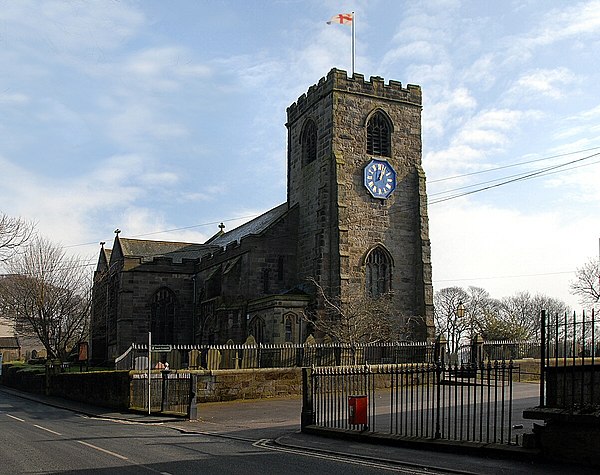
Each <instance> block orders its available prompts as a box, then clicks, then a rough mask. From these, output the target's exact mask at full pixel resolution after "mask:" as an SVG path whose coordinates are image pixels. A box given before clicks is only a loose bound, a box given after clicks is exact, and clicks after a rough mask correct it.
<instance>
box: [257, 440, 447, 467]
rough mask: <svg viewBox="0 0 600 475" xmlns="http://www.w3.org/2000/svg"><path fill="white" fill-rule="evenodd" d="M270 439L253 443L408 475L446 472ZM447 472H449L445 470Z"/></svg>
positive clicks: (277, 450) (261, 446)
mask: <svg viewBox="0 0 600 475" xmlns="http://www.w3.org/2000/svg"><path fill="white" fill-rule="evenodd" d="M270 442H271V441H270V439H259V440H257V441H256V442H255V443H254V444H252V445H253V446H254V447H260V448H262V449H267V450H273V451H276V452H286V453H290V454H295V455H304V456H306V457H313V458H319V459H324V460H333V461H336V462H343V463H347V464H350V465H362V466H365V467H370V468H377V469H381V470H386V471H389V472H399V473H403V474H407V475H426V474H427V475H432V474H436V473H444V472H439V471H436V470H435V469H431V468H427V467H422V468H417V467H407V466H402V465H398V466H395V465H392V464H388V463H385V462H376V461H370V460H365V459H352V458H348V456H347V455H345V454H339V455H336V454H331V453H317V452H308V451H305V450H302V449H295V448H291V447H280V446H273V445H270ZM445 473H447V472H445Z"/></svg>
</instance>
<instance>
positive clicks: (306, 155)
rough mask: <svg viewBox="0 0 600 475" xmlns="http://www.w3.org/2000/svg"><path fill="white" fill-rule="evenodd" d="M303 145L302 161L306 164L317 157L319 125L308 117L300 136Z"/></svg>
mask: <svg viewBox="0 0 600 475" xmlns="http://www.w3.org/2000/svg"><path fill="white" fill-rule="evenodd" d="M300 142H301V145H302V162H303V163H304V164H307V163H310V162H313V161H315V160H316V159H317V126H316V124H315V121H314V120H312V119H308V120H307V121H306V123H305V124H304V127H303V128H302V135H301V138H300Z"/></svg>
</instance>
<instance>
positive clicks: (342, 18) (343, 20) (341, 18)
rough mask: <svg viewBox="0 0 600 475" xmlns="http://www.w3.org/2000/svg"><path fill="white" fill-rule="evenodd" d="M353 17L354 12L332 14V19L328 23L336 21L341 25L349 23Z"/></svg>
mask: <svg viewBox="0 0 600 475" xmlns="http://www.w3.org/2000/svg"><path fill="white" fill-rule="evenodd" d="M353 19H354V13H339V14H337V15H334V16H332V17H331V20H329V21H328V22H327V24H328V25H331V24H332V23H335V24H339V25H349V24H351V23H352V20H353Z"/></svg>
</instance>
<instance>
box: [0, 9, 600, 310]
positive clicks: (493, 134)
mask: <svg viewBox="0 0 600 475" xmlns="http://www.w3.org/2000/svg"><path fill="white" fill-rule="evenodd" d="M351 11H355V15H356V16H355V27H356V65H355V70H356V72H357V73H360V74H364V76H365V77H366V78H367V79H368V78H369V77H370V76H381V77H383V78H385V80H386V82H387V81H388V80H390V79H391V80H396V81H400V82H401V83H402V84H403V85H406V84H418V85H420V86H421V88H422V92H423V113H422V128H423V167H424V169H425V173H426V175H427V191H428V195H429V223H430V238H431V245H432V265H433V280H434V282H433V284H434V289H435V290H440V289H441V288H444V287H450V286H461V287H464V288H466V287H468V286H470V285H474V286H478V287H483V288H484V289H486V290H488V291H489V292H490V294H491V295H492V296H493V297H496V298H502V297H505V296H510V295H514V294H515V293H516V292H521V291H528V292H530V293H531V294H536V293H542V294H544V295H548V296H551V297H555V298H559V299H561V300H564V301H565V302H566V303H567V304H569V305H571V306H572V307H573V308H574V309H575V308H577V309H579V305H578V302H577V299H575V298H574V297H573V296H572V295H571V294H570V293H569V282H570V281H572V280H573V279H574V271H575V270H576V268H577V267H579V266H581V265H583V264H584V263H585V262H586V261H587V260H589V259H591V258H595V257H598V253H599V238H600V212H599V211H600V209H599V208H600V205H599V203H600V186H598V184H599V178H600V61H599V60H598V51H600V1H581V2H578V1H569V2H564V1H552V0H506V1H504V2H492V1H460V0H427V1H417V0H412V1H403V0H361V1H358V0H357V1H339V0H337V1H333V0H272V1H266V0H263V1H259V0H255V1H252V0H243V1H242V0H238V1H233V0H220V1H217V0H215V1H208V0H171V1H168V2H165V1H162V0H144V1H128V0H120V1H116V0H115V1H111V0H102V1H93V0H86V1H28V0H19V1H8V0H0V111H1V113H0V211H2V212H4V213H6V214H9V215H11V216H20V217H23V218H25V219H27V220H31V221H33V222H35V223H36V225H37V230H38V231H39V233H40V234H42V235H44V236H45V237H47V238H49V239H51V240H53V241H55V242H57V243H59V244H61V245H63V246H64V247H65V249H67V250H68V252H69V253H75V254H76V255H78V256H79V257H80V258H81V262H82V265H88V266H89V268H90V272H91V271H92V270H93V269H94V265H95V261H96V259H97V255H98V250H99V243H100V242H101V241H106V242H107V243H108V244H107V247H110V246H111V245H112V241H113V239H114V234H113V231H114V230H115V229H116V228H119V229H121V231H122V233H121V236H124V237H129V238H133V237H137V238H141V239H158V240H169V241H188V242H204V241H205V240H206V239H207V238H208V237H210V236H212V235H213V234H214V233H215V232H217V231H218V227H217V225H218V224H219V223H220V222H224V223H225V225H226V230H231V229H233V227H235V226H237V225H239V224H241V223H243V222H245V221H247V220H249V219H251V218H253V217H255V216H257V215H258V214H261V213H263V212H264V211H266V210H268V209H270V208H272V207H274V206H276V205H278V204H280V203H282V202H284V201H285V200H286V140H287V138H286V128H285V121H286V108H287V107H288V106H289V105H290V104H292V103H293V102H295V101H296V99H297V98H298V97H299V96H300V95H301V94H302V93H303V92H305V91H306V90H307V89H308V87H309V86H311V85H312V84H315V83H316V82H318V80H319V79H320V78H321V77H323V76H325V75H327V73H328V72H329V70H330V69H332V68H334V67H335V68H339V69H344V70H346V71H348V72H349V74H350V73H351V52H350V51H351V28H350V27H349V26H346V25H327V23H326V21H327V20H329V19H330V18H331V17H332V16H333V15H335V14H338V13H347V12H351Z"/></svg>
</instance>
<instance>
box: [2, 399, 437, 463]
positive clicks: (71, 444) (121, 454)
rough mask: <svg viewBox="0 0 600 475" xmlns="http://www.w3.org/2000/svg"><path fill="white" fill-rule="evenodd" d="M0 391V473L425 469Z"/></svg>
mask: <svg viewBox="0 0 600 475" xmlns="http://www.w3.org/2000/svg"><path fill="white" fill-rule="evenodd" d="M0 398H1V399H0V401H1V402H0V473H3V474H9V473H10V474H25V473H36V474H51V473H52V474H55V473H60V474H94V475H96V474H105V473H106V474H108V473H110V474H115V473H119V474H152V473H159V474H165V475H166V474H186V473H190V474H191V473H194V474H197V473H215V474H216V473H219V474H236V473H239V474H244V475H247V474H259V473H260V474H270V473H272V474H279V473H286V474H301V473H313V472H317V471H318V472H324V473H334V474H335V473H344V474H359V473H360V474H370V473H381V472H382V471H395V472H399V473H432V472H431V471H428V472H425V471H423V470H419V469H415V468H403V467H401V466H397V465H390V464H388V463H383V462H378V461H374V460H361V459H351V458H347V457H339V456H335V455H332V454H324V453H321V454H319V453H314V452H313V453H308V452H306V451H302V450H297V449H290V448H285V447H281V446H276V445H273V444H272V443H271V442H270V441H269V440H268V439H252V438H246V437H239V436H224V435H222V434H221V435H217V434H198V433H194V434H189V433H188V434H185V433H182V432H180V431H177V430H174V429H173V428H169V427H167V426H165V425H163V424H156V425H155V424H139V423H135V424H132V423H123V422H119V421H110V420H103V419H96V418H90V417H86V416H82V415H79V414H76V413H73V412H70V411H67V410H63V409H57V408H54V407H50V406H46V405H43V404H40V403H38V402H34V401H30V400H26V399H22V398H20V397H17V396H14V395H10V394H7V393H4V392H0ZM433 473H435V472H433Z"/></svg>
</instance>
